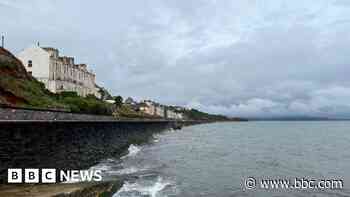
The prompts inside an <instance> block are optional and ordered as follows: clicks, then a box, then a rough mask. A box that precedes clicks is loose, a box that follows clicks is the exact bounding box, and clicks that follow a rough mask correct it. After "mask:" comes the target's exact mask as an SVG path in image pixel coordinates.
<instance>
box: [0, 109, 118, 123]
mask: <svg viewBox="0 0 350 197" xmlns="http://www.w3.org/2000/svg"><path fill="white" fill-rule="evenodd" d="M0 107H1V108H0V120H115V119H114V117H113V116H102V115H91V114H77V113H69V112H64V111H57V110H40V109H36V110H34V109H26V108H19V107H7V106H0Z"/></svg>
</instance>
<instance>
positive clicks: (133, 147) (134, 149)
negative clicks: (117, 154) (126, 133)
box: [121, 144, 141, 159]
mask: <svg viewBox="0 0 350 197" xmlns="http://www.w3.org/2000/svg"><path fill="white" fill-rule="evenodd" d="M140 151H141V147H139V146H136V145H133V144H131V145H130V146H129V148H128V154H127V155H125V156H123V157H121V159H124V158H126V157H134V156H135V155H137V153H138V152H140Z"/></svg>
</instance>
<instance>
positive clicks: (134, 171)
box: [109, 167, 147, 175]
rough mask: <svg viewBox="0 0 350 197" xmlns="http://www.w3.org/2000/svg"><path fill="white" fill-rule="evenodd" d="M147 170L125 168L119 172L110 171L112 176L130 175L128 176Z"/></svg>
mask: <svg viewBox="0 0 350 197" xmlns="http://www.w3.org/2000/svg"><path fill="white" fill-rule="evenodd" d="M145 170H147V169H140V168H136V167H130V168H124V169H121V170H118V171H110V172H109V173H110V174H118V175H128V174H134V173H136V172H140V171H145Z"/></svg>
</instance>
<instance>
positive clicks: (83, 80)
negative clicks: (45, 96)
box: [17, 46, 101, 98]
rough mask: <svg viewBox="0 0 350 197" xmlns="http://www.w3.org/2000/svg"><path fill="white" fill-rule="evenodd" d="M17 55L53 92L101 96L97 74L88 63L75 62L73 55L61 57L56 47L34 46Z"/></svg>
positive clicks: (29, 70)
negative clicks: (97, 83)
mask: <svg viewBox="0 0 350 197" xmlns="http://www.w3.org/2000/svg"><path fill="white" fill-rule="evenodd" d="M17 57H18V59H20V60H21V61H22V63H23V65H24V66H25V68H26V70H27V72H28V73H30V74H31V75H33V76H34V77H35V78H37V79H38V80H39V81H41V82H43V83H44V84H45V87H46V88H47V89H48V90H50V91H51V92H53V93H59V92H62V91H74V92H77V94H78V95H80V96H87V95H89V94H93V95H95V96H96V97H98V98H100V96H101V95H100V93H99V92H98V90H99V89H98V88H97V87H96V84H95V74H94V73H92V72H89V71H88V70H87V65H86V64H75V63H74V58H73V57H65V56H64V57H60V56H59V51H58V50H57V49H55V48H51V47H39V46H32V47H29V48H27V49H25V50H23V51H21V52H20V53H19V54H18V55H17Z"/></svg>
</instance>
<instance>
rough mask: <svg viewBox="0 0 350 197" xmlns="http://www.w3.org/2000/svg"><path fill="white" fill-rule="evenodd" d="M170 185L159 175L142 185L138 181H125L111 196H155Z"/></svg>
mask: <svg viewBox="0 0 350 197" xmlns="http://www.w3.org/2000/svg"><path fill="white" fill-rule="evenodd" d="M170 185H172V184H171V183H170V182H166V181H163V179H162V178H161V177H158V178H157V181H156V182H154V184H151V185H142V184H140V183H129V182H125V183H124V185H123V186H122V187H121V188H120V190H119V191H118V192H117V193H115V194H114V195H113V197H122V196H150V197H156V196H157V194H158V193H159V192H161V191H162V190H164V189H165V188H166V187H167V186H170Z"/></svg>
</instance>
